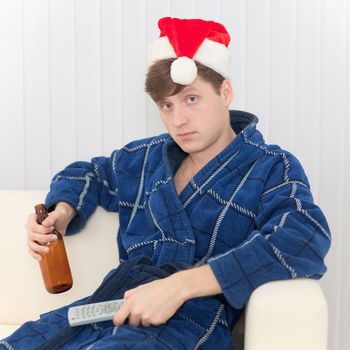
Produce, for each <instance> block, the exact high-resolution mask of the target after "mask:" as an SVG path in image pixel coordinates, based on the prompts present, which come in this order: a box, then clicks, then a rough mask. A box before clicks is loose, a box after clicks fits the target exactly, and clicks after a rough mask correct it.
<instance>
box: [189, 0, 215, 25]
mask: <svg viewBox="0 0 350 350" xmlns="http://www.w3.org/2000/svg"><path fill="white" fill-rule="evenodd" d="M195 17H196V18H202V19H207V20H212V21H219V22H220V21H221V1H213V0H196V1H195Z"/></svg>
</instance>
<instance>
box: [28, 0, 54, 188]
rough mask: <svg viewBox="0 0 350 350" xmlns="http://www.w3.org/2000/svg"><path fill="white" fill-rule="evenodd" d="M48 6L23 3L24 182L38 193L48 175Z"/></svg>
mask: <svg viewBox="0 0 350 350" xmlns="http://www.w3.org/2000/svg"><path fill="white" fill-rule="evenodd" d="M48 5H49V3H48V2H47V1H46V0H32V1H23V18H24V42H23V47H24V84H23V86H24V109H25V128H26V135H25V151H26V157H25V159H24V162H25V168H26V182H27V186H28V188H34V189H39V188H42V186H43V184H46V183H47V179H48V178H49V177H50V173H51V137H50V130H51V126H50V122H51V115H50V92H49V85H50V82H49V69H50V67H49V60H50V57H49V45H50V43H49V25H48V22H49V18H48V13H49V8H48Z"/></svg>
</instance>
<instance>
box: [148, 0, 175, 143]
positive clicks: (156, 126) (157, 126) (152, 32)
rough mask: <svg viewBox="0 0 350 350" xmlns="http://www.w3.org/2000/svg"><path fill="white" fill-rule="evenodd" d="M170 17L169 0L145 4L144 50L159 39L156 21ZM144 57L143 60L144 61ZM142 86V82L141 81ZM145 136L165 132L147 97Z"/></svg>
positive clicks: (156, 112) (157, 0)
mask: <svg viewBox="0 0 350 350" xmlns="http://www.w3.org/2000/svg"><path fill="white" fill-rule="evenodd" d="M166 16H170V0H153V1H150V2H147V6H146V16H145V23H146V48H147V46H148V45H149V44H150V43H151V42H152V41H153V40H156V39H157V38H158V37H159V29H158V24H157V23H158V19H159V18H161V17H166ZM146 58H147V57H146V56H145V60H146ZM142 84H143V81H142ZM146 115H147V125H146V135H147V136H154V135H159V134H162V133H164V132H165V128H164V126H163V123H161V122H160V119H159V111H158V108H157V106H156V104H155V103H154V102H153V101H152V99H151V98H150V97H149V96H148V95H147V96H146Z"/></svg>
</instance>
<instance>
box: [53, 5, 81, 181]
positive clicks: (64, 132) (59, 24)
mask: <svg viewBox="0 0 350 350" xmlns="http://www.w3.org/2000/svg"><path fill="white" fill-rule="evenodd" d="M74 14H75V13H74V7H73V0H51V1H50V2H49V58H50V60H49V65H50V67H49V81H50V124H51V130H50V141H51V142H50V145H51V174H50V175H51V176H52V175H53V174H55V173H57V172H58V171H59V170H61V169H62V168H63V167H64V166H66V165H67V164H68V163H72V162H73V161H75V160H76V159H77V157H78V143H77V139H78V138H77V135H78V131H77V115H76V112H77V111H76V107H77V106H76V94H75V92H76V86H75V37H74V35H75V29H74V28H75V21H74ZM63 154H64V157H63V156H62V155H63Z"/></svg>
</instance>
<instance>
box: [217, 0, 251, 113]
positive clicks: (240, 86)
mask: <svg viewBox="0 0 350 350" xmlns="http://www.w3.org/2000/svg"><path fill="white" fill-rule="evenodd" d="M245 3H246V0H236V1H232V0H222V1H221V18H222V23H223V24H224V25H225V27H226V28H227V30H228V32H229V33H230V36H231V42H230V46H229V50H230V53H231V80H232V87H233V102H232V105H231V108H232V109H240V110H244V109H245V84H246V77H245V67H246V31H245V29H246V7H245Z"/></svg>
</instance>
